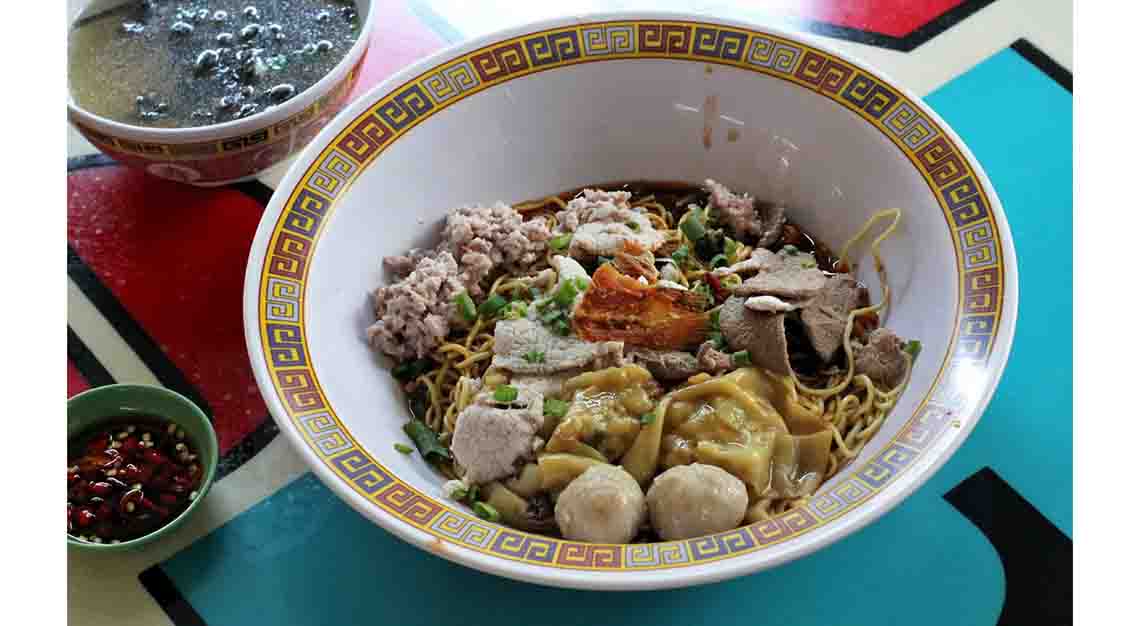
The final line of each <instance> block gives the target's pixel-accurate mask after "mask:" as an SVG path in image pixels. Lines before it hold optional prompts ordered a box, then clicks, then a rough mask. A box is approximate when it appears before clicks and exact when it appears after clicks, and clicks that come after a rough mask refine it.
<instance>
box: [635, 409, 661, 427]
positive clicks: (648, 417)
mask: <svg viewBox="0 0 1140 626" xmlns="http://www.w3.org/2000/svg"><path fill="white" fill-rule="evenodd" d="M638 419H639V420H641V423H642V424H645V425H649V424H652V423H653V420H655V419H657V413H656V412H655V411H650V412H648V413H646V414H644V415H642V416H641V417H639V418H638Z"/></svg>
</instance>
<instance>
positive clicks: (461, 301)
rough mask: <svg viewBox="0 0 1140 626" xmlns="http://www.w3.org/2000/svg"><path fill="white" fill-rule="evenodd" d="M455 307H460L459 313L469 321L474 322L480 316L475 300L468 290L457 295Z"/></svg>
mask: <svg viewBox="0 0 1140 626" xmlns="http://www.w3.org/2000/svg"><path fill="white" fill-rule="evenodd" d="M455 308H457V309H459V314H460V315H462V316H463V319H465V320H467V321H468V322H474V321H475V320H476V319H477V318H478V317H479V313H478V311H477V310H476V309H475V301H474V300H472V299H471V296H469V295H467V292H466V291H464V292H462V293H460V294H459V295H458V296H455Z"/></svg>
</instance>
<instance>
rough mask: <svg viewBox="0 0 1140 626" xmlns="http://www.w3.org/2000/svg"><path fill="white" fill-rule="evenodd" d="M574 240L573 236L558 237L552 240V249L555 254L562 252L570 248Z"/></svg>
mask: <svg viewBox="0 0 1140 626" xmlns="http://www.w3.org/2000/svg"><path fill="white" fill-rule="evenodd" d="M573 238H574V235H572V234H569V233H567V234H565V235H558V236H557V237H555V238H553V239H551V240H550V249H551V250H554V251H555V252H562V251H564V250H566V249H567V248H569V247H570V240H571V239H573Z"/></svg>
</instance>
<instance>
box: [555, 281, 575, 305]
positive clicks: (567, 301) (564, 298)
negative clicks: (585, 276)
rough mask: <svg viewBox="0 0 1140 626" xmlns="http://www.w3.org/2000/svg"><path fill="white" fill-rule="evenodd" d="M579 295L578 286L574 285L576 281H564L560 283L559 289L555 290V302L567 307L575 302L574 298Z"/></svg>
mask: <svg viewBox="0 0 1140 626" xmlns="http://www.w3.org/2000/svg"><path fill="white" fill-rule="evenodd" d="M577 296H578V287H576V286H575V285H574V281H572V280H567V281H563V282H562V284H561V285H558V290H557V291H555V292H554V302H555V304H557V305H558V306H560V307H562V308H566V307H568V306H570V305H571V304H574V298H575V297H577Z"/></svg>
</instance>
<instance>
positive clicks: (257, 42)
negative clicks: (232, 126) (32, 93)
mask: <svg viewBox="0 0 1140 626" xmlns="http://www.w3.org/2000/svg"><path fill="white" fill-rule="evenodd" d="M360 20H361V18H360V17H359V16H358V15H357V12H356V5H355V3H353V2H351V1H348V0H197V1H183V2H177V1H166V0H139V1H138V2H131V3H128V4H126V5H123V6H121V7H119V8H116V9H114V10H112V11H109V12H106V13H103V14H100V15H97V16H94V17H92V18H88V19H85V20H84V21H83V22H82V23H79V24H77V25H76V26H75V27H74V28H73V29H72V30H71V33H70V36H69V61H68V74H69V80H70V88H71V94H72V97H73V98H74V99H75V102H76V104H77V105H79V106H80V107H82V108H84V109H86V110H87V111H90V112H91V113H94V114H96V115H99V116H102V117H106V118H109V119H112V120H115V121H116V122H122V123H124V124H132V125H137V126H150V127H167V128H180V127H190V126H206V125H209V124H219V123H222V122H228V121H231V120H235V119H240V118H243V117H247V116H249V115H253V114H255V113H259V112H261V111H264V110H266V109H267V108H270V107H273V106H276V105H278V104H281V103H283V102H285V101H287V100H289V99H290V98H294V97H296V96H297V95H298V94H300V93H301V92H303V91H305V90H306V89H308V88H309V87H311V86H312V85H313V84H314V83H316V82H317V81H318V80H320V79H321V78H323V77H324V76H325V75H326V74H328V73H329V72H330V71H331V70H332V69H333V68H334V67H335V66H336V65H337V63H339V62H340V61H341V59H343V58H344V56H345V54H347V53H348V50H349V48H351V47H352V45H353V43H354V42H355V41H356V39H357V37H359V35H360Z"/></svg>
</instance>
